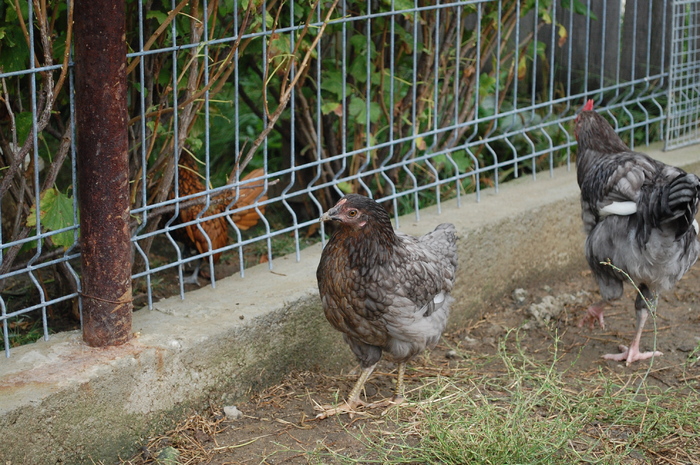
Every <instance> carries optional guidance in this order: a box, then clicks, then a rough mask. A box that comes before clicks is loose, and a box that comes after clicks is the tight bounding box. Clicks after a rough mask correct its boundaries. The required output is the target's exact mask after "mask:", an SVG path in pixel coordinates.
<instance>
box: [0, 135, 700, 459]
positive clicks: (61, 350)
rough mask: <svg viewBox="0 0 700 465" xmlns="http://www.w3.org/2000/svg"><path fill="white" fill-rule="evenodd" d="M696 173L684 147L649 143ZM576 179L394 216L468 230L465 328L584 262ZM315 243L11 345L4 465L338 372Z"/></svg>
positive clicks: (568, 175)
mask: <svg viewBox="0 0 700 465" xmlns="http://www.w3.org/2000/svg"><path fill="white" fill-rule="evenodd" d="M643 150H644V151H646V152H647V153H650V154H651V155H652V156H654V157H656V158H659V159H661V160H663V161H665V162H666V163H670V164H674V165H677V166H684V167H686V169H688V170H690V171H694V172H698V171H700V153H699V150H698V148H697V147H690V148H686V149H683V150H678V151H674V152H670V153H663V152H661V151H660V145H655V146H652V147H649V148H645V149H643ZM578 202H579V201H578V186H577V185H576V180H575V173H574V171H573V169H572V171H571V172H567V171H566V169H557V170H555V172H554V175H553V176H552V177H550V176H549V173H540V174H538V180H537V181H533V180H532V178H531V177H527V178H525V179H521V180H517V181H515V182H511V183H508V184H505V185H503V186H501V189H500V192H499V193H498V194H496V193H495V192H494V191H493V190H487V191H484V192H482V194H481V201H480V202H479V203H477V202H476V201H475V198H474V196H473V195H469V196H464V197H463V198H462V199H461V207H458V205H457V201H456V200H451V201H448V202H443V203H442V206H441V212H440V213H438V209H437V207H431V208H428V209H425V210H422V211H421V212H420V218H421V221H420V222H416V221H415V217H414V216H413V215H411V216H408V217H404V218H402V219H401V221H400V225H401V230H403V231H405V232H408V233H411V234H422V233H425V232H427V231H429V230H431V229H432V228H434V227H435V226H436V225H437V224H439V223H442V222H452V223H455V225H456V226H457V229H458V231H459V233H460V235H461V237H462V240H461V241H460V244H459V251H460V267H459V275H458V280H457V286H456V289H455V291H454V295H455V297H456V298H457V303H456V304H455V307H454V310H453V315H452V317H451V320H450V324H451V325H452V326H453V327H454V326H458V325H462V324H463V323H465V322H466V320H467V319H469V318H472V317H474V316H476V315H478V313H479V312H480V311H481V309H482V308H484V305H488V303H489V302H490V301H492V300H493V299H496V298H498V297H500V296H502V295H503V293H505V292H509V291H510V290H512V289H513V288H514V287H516V286H524V285H527V284H528V283H529V282H531V281H533V280H536V279H542V278H546V277H550V276H556V275H559V276H562V275H565V274H566V273H567V272H571V271H573V270H575V269H581V268H583V267H584V266H585V261H584V258H583V234H582V232H581V222H580V219H579V215H580V207H579V203H578ZM320 253H321V247H320V245H316V246H313V247H309V248H307V249H305V250H304V251H302V260H301V262H300V263H296V262H295V260H294V258H293V257H284V258H282V259H278V260H275V262H274V270H273V271H272V272H271V271H269V270H268V268H267V266H266V265H264V266H258V267H255V268H252V269H250V270H247V271H246V277H245V279H241V278H239V277H237V276H236V277H231V278H228V279H225V280H222V281H220V282H218V283H217V287H216V289H212V288H210V287H206V288H203V289H200V290H197V291H194V292H191V293H188V294H187V299H186V300H185V301H181V300H180V299H179V298H178V297H173V298H170V299H166V300H163V301H161V302H158V303H157V304H155V308H154V309H153V310H147V309H142V310H140V311H138V312H136V313H135V314H134V331H135V332H136V335H137V337H135V338H134V339H133V340H132V341H131V342H129V343H127V344H125V345H124V346H121V347H115V348H109V349H94V348H89V347H87V346H85V345H84V344H83V343H82V341H81V338H80V335H79V334H77V333H76V332H72V333H62V334H58V335H55V336H53V337H52V338H51V340H50V341H48V342H43V341H42V342H37V343H35V344H31V345H28V346H24V347H20V348H17V349H14V350H13V356H12V358H10V359H7V360H5V359H3V360H0V431H1V432H2V441H0V461H2V462H3V464H12V465H19V464H34V463H36V464H49V463H71V464H77V463H93V461H97V460H105V461H106V462H107V463H111V462H113V461H114V460H115V458H116V457H117V456H118V454H121V455H122V456H128V455H130V454H131V453H132V452H133V450H132V448H133V445H134V442H135V441H137V440H138V439H139V438H141V437H144V436H146V435H148V434H149V433H151V432H154V431H157V430H158V429H160V428H162V427H163V426H164V425H165V424H166V423H169V422H170V421H172V418H174V417H177V415H178V414H180V413H181V412H182V410H183V409H186V408H187V407H190V406H197V405H201V404H202V403H203V402H205V401H207V400H211V401H214V402H217V403H227V402H231V401H233V400H235V399H236V398H238V397H240V396H242V395H245V394H246V393H248V392H249V391H250V390H251V389H256V388H258V387H262V386H264V385H267V384H269V383H272V382H275V381H277V380H279V379H280V378H281V376H283V375H284V373H286V372H287V371H289V370H291V369H295V368H297V369H304V368H318V367H320V366H324V368H329V369H333V370H337V369H340V367H341V366H346V365H348V364H349V363H350V362H351V361H352V356H351V354H350V351H349V350H348V349H347V347H346V346H345V344H344V343H343V342H342V338H341V336H340V335H339V334H338V333H336V332H335V331H334V330H332V329H331V328H330V325H329V324H328V323H327V322H326V321H325V318H324V316H323V312H322V311H321V308H320V301H319V299H318V291H317V288H316V279H315V270H316V266H317V264H318V260H319V257H320Z"/></svg>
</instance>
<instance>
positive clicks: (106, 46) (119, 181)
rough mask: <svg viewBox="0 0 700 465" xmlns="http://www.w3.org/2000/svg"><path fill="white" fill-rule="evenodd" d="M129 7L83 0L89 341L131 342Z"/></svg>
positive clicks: (80, 123) (80, 81) (81, 116)
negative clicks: (127, 81)
mask: <svg viewBox="0 0 700 465" xmlns="http://www.w3.org/2000/svg"><path fill="white" fill-rule="evenodd" d="M125 10H126V2H113V1H110V0H76V2H75V82H76V85H75V93H76V99H75V102H76V103H75V109H76V123H77V133H78V134H77V149H78V201H79V207H80V233H81V237H80V240H81V250H82V299H83V339H84V340H85V342H86V343H87V344H88V345H90V346H95V347H102V346H108V345H118V344H123V343H124V342H126V341H128V340H129V338H130V337H131V316H132V308H133V303H132V293H131V246H130V232H129V160H128V151H127V149H128V138H127V122H128V118H127V101H126V97H127V92H126V91H127V86H126V52H127V49H126V40H125V29H126V21H125V18H126V15H125Z"/></svg>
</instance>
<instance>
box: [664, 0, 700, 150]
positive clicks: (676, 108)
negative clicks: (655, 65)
mask: <svg viewBox="0 0 700 465" xmlns="http://www.w3.org/2000/svg"><path fill="white" fill-rule="evenodd" d="M672 40H673V42H672V46H671V67H670V77H669V80H670V85H669V89H668V124H667V126H666V130H667V131H668V132H667V135H666V141H665V147H666V149H674V148H678V147H683V146H686V145H690V144H696V143H698V142H700V126H699V125H700V4H699V3H698V2H694V1H687V0H684V1H678V0H674V2H673V39H672Z"/></svg>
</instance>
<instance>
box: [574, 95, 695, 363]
mask: <svg viewBox="0 0 700 465" xmlns="http://www.w3.org/2000/svg"><path fill="white" fill-rule="evenodd" d="M574 131H575V135H576V140H577V141H578V156H577V159H576V171H577V179H578V184H579V187H580V188H581V209H582V218H583V225H584V230H585V232H586V234H587V235H588V237H587V238H586V245H585V251H586V258H587V260H588V264H589V266H590V267H591V270H592V271H593V275H594V276H595V279H596V281H597V282H598V286H599V288H600V294H601V297H602V299H603V300H602V301H600V302H598V303H596V304H594V305H592V306H591V307H590V308H588V310H587V311H588V316H587V317H586V318H584V320H583V321H582V322H581V325H582V324H583V323H585V322H590V323H591V326H593V324H594V323H595V321H598V322H599V323H600V325H601V327H603V328H604V327H605V321H604V318H603V308H604V305H605V303H606V302H607V301H609V300H612V299H617V298H619V297H620V296H621V295H622V287H623V282H624V280H625V279H626V278H625V276H624V275H623V274H622V273H620V271H618V270H616V269H615V268H618V269H620V270H622V271H624V272H625V273H627V275H629V277H630V278H631V279H632V280H633V281H634V283H635V284H636V286H637V288H638V289H639V294H638V295H637V299H636V301H635V309H636V317H637V321H636V334H635V336H634V339H633V340H632V343H631V344H630V346H629V347H627V346H622V345H621V346H620V350H621V351H622V352H621V353H617V354H607V355H605V356H603V358H605V359H608V360H616V361H623V360H624V361H625V362H626V364H627V365H628V366H629V365H630V364H631V363H633V362H635V361H637V360H644V359H648V358H651V357H653V356H657V355H662V354H661V352H658V351H651V352H640V351H639V342H640V339H641V336H642V331H643V329H644V324H645V322H646V320H647V318H648V307H651V308H653V309H655V308H656V304H657V302H658V292H659V291H661V290H668V289H671V288H672V287H673V286H674V285H675V284H676V283H677V282H678V281H679V280H680V279H681V278H682V277H683V275H684V274H685V273H686V271H688V269H689V268H690V267H691V266H692V265H693V264H694V263H695V261H696V260H697V258H698V253H699V252H700V243H699V242H698V239H697V235H698V223H697V221H696V220H695V215H696V213H697V211H698V196H699V194H698V192H699V191H700V180H699V179H698V177H697V176H696V175H694V174H688V173H686V172H685V171H683V170H682V169H680V168H676V167H673V166H669V165H666V164H664V163H662V162H660V161H657V160H654V159H653V158H651V157H649V156H647V155H645V154H643V153H638V152H633V151H631V150H630V149H629V147H627V145H625V143H624V142H623V141H622V140H621V139H620V138H619V137H618V136H617V134H616V133H615V131H614V130H613V128H612V127H611V126H610V125H609V124H608V123H607V121H605V119H603V117H602V116H600V115H598V114H597V113H596V112H594V111H593V101H592V100H589V101H588V102H586V104H585V106H584V107H583V111H582V112H581V113H580V114H579V115H578V116H577V118H576V125H575V130H574ZM611 265H613V266H611ZM647 303H649V305H647ZM581 325H580V326H581Z"/></svg>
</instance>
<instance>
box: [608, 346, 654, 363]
mask: <svg viewBox="0 0 700 465" xmlns="http://www.w3.org/2000/svg"><path fill="white" fill-rule="evenodd" d="M620 351H621V352H620V353H619V354H605V355H603V358H604V359H605V360H614V361H616V362H622V361H625V365H627V366H630V365H631V364H632V363H634V362H636V361H637V360H646V359H648V358H652V357H658V356H659V355H663V353H662V352H659V351H658V350H654V351H651V352H640V351H639V348H638V347H634V346H632V347H627V346H623V345H621V346H620Z"/></svg>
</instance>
